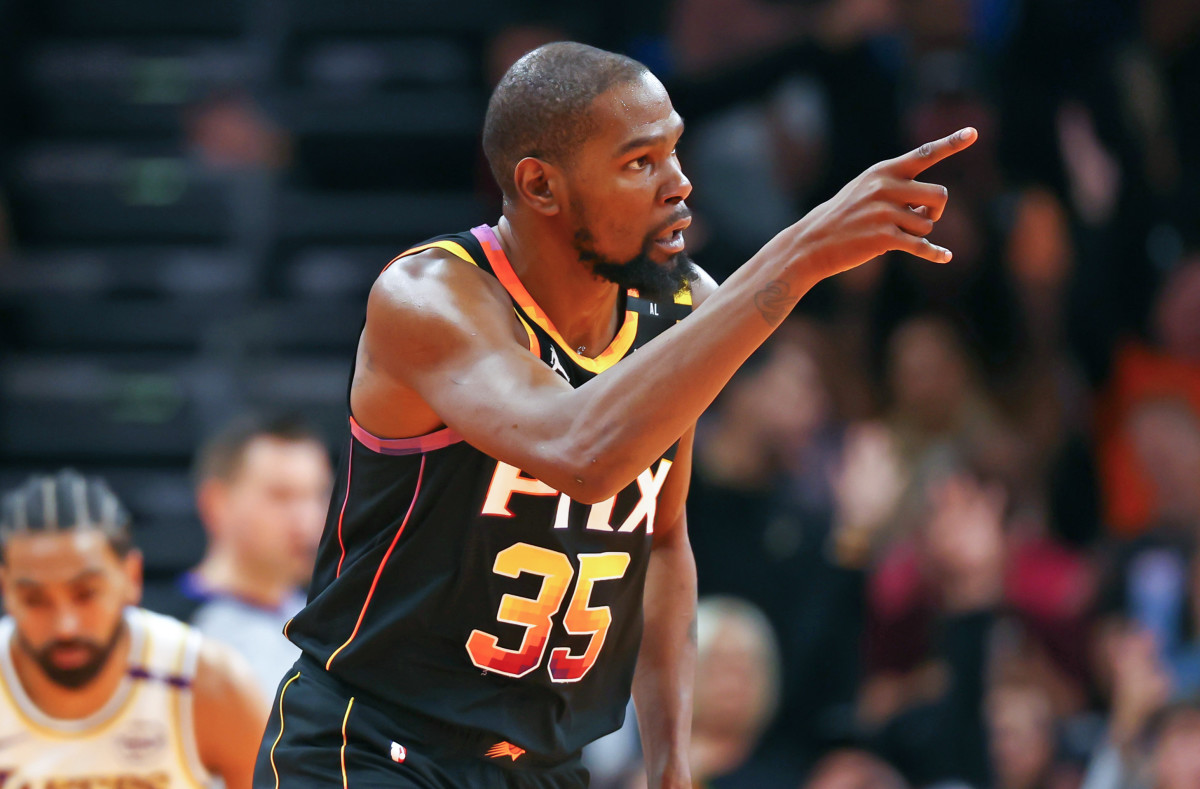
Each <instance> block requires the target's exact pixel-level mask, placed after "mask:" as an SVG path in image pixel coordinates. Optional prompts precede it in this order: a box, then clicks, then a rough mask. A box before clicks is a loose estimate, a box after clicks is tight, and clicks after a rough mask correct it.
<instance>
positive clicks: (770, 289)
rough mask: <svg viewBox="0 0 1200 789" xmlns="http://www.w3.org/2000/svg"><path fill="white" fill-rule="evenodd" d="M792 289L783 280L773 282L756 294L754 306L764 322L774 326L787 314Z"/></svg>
mask: <svg viewBox="0 0 1200 789" xmlns="http://www.w3.org/2000/svg"><path fill="white" fill-rule="evenodd" d="M790 293H791V288H790V287H789V286H788V284H787V283H786V282H784V281H783V280H781V279H775V280H771V281H770V282H768V283H767V286H766V287H765V288H763V289H762V290H760V291H759V292H758V293H755V294H754V306H755V307H757V308H758V311H759V313H760V314H761V315H762V316H763V320H765V321H766V322H767V323H769V324H771V325H772V326H774V325H775V324H777V323H779V322H780V321H781V320H783V316H784V315H786V314H787V311H788V306H789V302H790V301H791V299H790V298H789V294H790Z"/></svg>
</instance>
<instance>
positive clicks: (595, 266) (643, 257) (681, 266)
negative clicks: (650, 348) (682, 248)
mask: <svg viewBox="0 0 1200 789" xmlns="http://www.w3.org/2000/svg"><path fill="white" fill-rule="evenodd" d="M686 216H688V214H686V213H683V214H682V215H681V216H676V217H673V218H672V219H671V221H669V222H667V223H666V224H664V225H663V226H662V227H661V228H657V229H655V230H652V231H651V232H650V233H649V234H647V235H646V239H645V240H644V241H643V242H642V251H641V252H639V253H638V254H637V255H636V256H635V257H633V258H630V259H629V260H626V261H624V262H621V261H618V260H612V259H611V258H606V257H604V256H603V255H601V254H600V253H599V252H597V251H596V248H595V238H594V237H593V236H592V232H591V231H590V230H588V229H587V227H586V226H583V227H580V228H579V229H578V230H576V231H575V239H574V244H575V251H576V252H577V253H578V254H579V261H580V262H581V263H583V264H584V265H585V266H587V267H588V268H590V269H591V271H592V273H593V274H595V275H596V276H597V277H599V278H601V279H605V280H608V281H609V282H615V283H616V284H617V285H620V286H621V287H622V288H623V289H629V288H636V289H637V292H638V295H640V296H641V297H642V298H644V299H649V300H651V301H664V300H666V299H669V298H671V297H672V296H674V295H675V294H676V293H678V292H679V291H680V290H682V289H683V288H684V286H686V285H689V284H690V283H691V282H692V281H693V280H695V279H696V276H695V272H694V270H693V268H692V260H691V258H689V257H688V255H687V253H686V252H680V253H678V254H675V255H671V257H669V258H667V260H666V261H664V262H662V263H658V262H655V260H654V259H653V258H652V257H650V250H651V249H653V248H654V239H655V238H657V237H658V236H660V235H662V231H663V229H665V228H667V227H670V226H671V225H673V224H674V223H676V222H678V221H679V220H680V219H681V218H683V217H686Z"/></svg>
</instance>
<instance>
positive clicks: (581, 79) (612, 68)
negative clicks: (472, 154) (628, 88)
mask: <svg viewBox="0 0 1200 789" xmlns="http://www.w3.org/2000/svg"><path fill="white" fill-rule="evenodd" d="M647 73H649V69H647V68H646V67H645V66H644V65H642V64H641V63H639V62H638V61H636V60H634V59H633V58H631V57H626V56H625V55H619V54H617V53H615V52H608V51H607V50H603V49H597V48H596V47H592V46H588V45H587V44H579V43H576V42H574V41H558V42H555V43H553V44H546V45H544V46H541V47H538V48H537V49H535V50H533V51H531V52H529V53H527V54H525V55H524V56H523V57H522V58H521V59H520V60H518V61H517V62H516V63H514V64H513V65H512V67H510V68H509V70H508V71H507V72H505V74H504V76H503V77H501V78H500V83H499V84H498V85H496V89H495V90H494V91H492V97H491V99H490V100H489V101H488V108H487V116H486V117H485V118H484V121H483V152H484V154H485V155H486V156H487V160H488V164H489V165H490V166H491V168H492V175H493V176H494V177H495V179H496V183H497V184H499V186H500V190H501V191H502V192H504V194H505V195H506V196H511V195H512V187H513V170H514V169H515V168H516V166H517V162H519V161H521V160H522V159H524V158H525V157H527V156H533V157H536V158H538V159H544V160H545V161H548V162H552V163H554V164H558V165H567V164H569V163H570V157H571V155H572V154H573V153H574V151H575V149H576V148H577V147H578V146H579V144H580V143H581V142H583V141H584V140H586V139H587V137H588V135H589V134H591V133H592V132H593V131H594V129H595V123H594V121H593V119H592V117H591V114H590V113H589V112H588V108H589V107H590V106H591V104H592V102H593V101H594V100H595V99H596V97H597V96H599V95H601V94H603V93H604V92H605V91H607V90H609V89H610V88H612V87H613V86H615V85H621V84H624V83H627V82H633V81H634V80H637V79H640V78H641V77H642V75H643V74H647Z"/></svg>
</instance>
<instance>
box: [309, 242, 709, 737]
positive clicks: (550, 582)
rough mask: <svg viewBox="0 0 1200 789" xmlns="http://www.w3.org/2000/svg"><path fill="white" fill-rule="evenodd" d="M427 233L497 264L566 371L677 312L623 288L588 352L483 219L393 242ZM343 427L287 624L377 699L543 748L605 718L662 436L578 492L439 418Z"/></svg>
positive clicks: (609, 721) (626, 663)
mask: <svg viewBox="0 0 1200 789" xmlns="http://www.w3.org/2000/svg"><path fill="white" fill-rule="evenodd" d="M431 247H437V248H441V249H443V250H445V251H447V252H449V253H451V254H453V255H455V256H457V257H459V258H461V259H462V260H464V261H466V262H469V263H472V264H474V265H476V266H478V267H480V268H481V269H483V270H484V271H486V272H488V273H490V274H491V275H493V276H495V277H496V278H497V279H498V280H499V281H500V283H501V284H502V285H503V286H504V288H505V289H506V290H507V291H508V293H509V295H510V297H511V299H512V305H513V310H514V311H515V313H516V316H517V318H518V319H519V320H520V323H521V324H522V325H523V326H524V328H525V331H526V334H527V336H528V341H529V349H530V352H531V353H533V354H534V355H536V356H538V357H539V358H540V359H541V360H542V361H543V362H544V363H545V364H546V365H547V366H549V367H550V368H551V369H552V370H553V371H554V372H555V373H556V374H558V375H560V376H562V377H563V378H564V379H565V380H566V381H568V382H569V383H570V384H571V385H572V386H575V387H578V386H580V385H582V384H583V383H585V382H586V381H588V380H590V379H591V378H592V377H594V376H595V375H598V374H601V373H603V372H604V371H605V370H607V369H608V368H610V367H612V366H613V365H614V364H617V363H618V362H619V361H620V360H621V359H622V358H624V357H626V356H628V355H629V354H631V353H635V352H636V351H637V349H638V348H639V347H640V346H642V345H643V344H645V343H646V342H648V341H649V340H650V339H652V338H653V337H655V336H657V335H658V334H661V333H662V332H663V331H665V330H666V329H668V328H669V327H670V326H672V325H673V324H674V323H676V322H677V321H678V320H680V319H681V318H682V317H683V316H685V315H686V314H687V313H689V312H690V310H691V306H690V305H691V298H690V294H689V293H688V292H687V291H686V290H684V291H681V292H680V293H679V294H677V295H676V296H675V298H674V299H673V300H671V301H667V302H663V303H659V302H653V301H648V300H644V299H641V298H639V297H638V296H637V294H636V292H635V291H629V292H628V293H627V294H623V300H624V303H625V314H624V320H623V322H622V324H621V327H620V329H619V330H618V332H617V335H616V337H615V338H614V339H613V341H612V344H611V345H610V346H609V347H608V348H607V349H606V350H605V351H604V352H603V353H601V354H600V355H599V356H597V357H596V358H587V357H584V356H581V355H579V354H577V353H575V351H574V350H573V349H571V348H570V347H568V345H567V344H566V343H565V342H564V341H563V339H562V338H561V337H560V336H559V334H558V332H557V331H556V330H555V328H554V326H553V324H552V323H551V322H550V320H549V318H548V317H547V316H546V315H545V313H544V312H542V310H541V309H540V308H539V307H538V305H537V304H536V303H534V301H533V299H532V298H530V296H529V293H528V292H527V291H526V289H525V288H524V286H523V285H522V284H521V282H520V280H519V279H518V278H517V276H516V274H515V273H514V271H513V269H512V266H511V265H510V263H509V261H508V260H507V259H506V258H505V255H504V252H503V251H502V249H501V247H500V244H499V242H498V241H497V239H496V237H495V235H494V233H493V231H492V230H491V228H489V227H487V226H481V227H478V228H475V229H473V230H472V231H471V232H470V233H462V234H458V235H453V236H445V237H441V238H439V239H436V240H434V241H433V242H431V243H429V244H425V245H423V246H420V247H416V248H414V249H412V250H409V251H408V252H406V253H405V254H413V253H415V252H418V251H421V250H423V249H428V248H431ZM401 257H403V255H402V256H401ZM351 380H353V372H352V373H351ZM348 432H349V435H348V436H347V444H346V447H347V449H346V452H345V454H344V457H343V458H342V461H341V464H340V470H339V475H338V479H337V482H336V483H335V492H334V496H333V501H332V504H331V506H330V510H329V515H328V519H327V521H326V525H325V532H324V534H323V536H322V540H321V544H320V549H319V552H318V557H317V564H316V570H315V573H314V577H313V581H312V586H311V588H310V593H309V600H308V605H307V606H306V607H305V608H304V610H302V611H301V612H300V613H299V614H298V615H297V616H296V617H295V618H294V619H293V621H292V622H291V623H290V624H289V626H288V627H287V629H286V632H287V634H288V636H289V638H291V639H292V641H294V642H295V643H296V644H297V645H299V646H300V647H301V649H303V650H304V652H305V653H306V655H307V656H308V657H310V658H313V659H316V660H317V661H319V663H320V664H322V665H323V666H324V667H325V669H326V670H327V671H328V672H330V673H332V674H333V675H335V676H336V678H337V679H339V680H341V681H342V682H343V683H346V684H348V685H350V686H352V687H355V688H358V689H361V690H362V691H363V694H364V695H365V696H366V697H367V698H370V699H374V700H375V701H376V702H378V703H380V704H383V705H384V707H383V708H384V709H386V708H387V706H386V705H396V706H398V707H400V708H403V709H407V710H413V711H416V712H419V713H423V714H425V715H428V716H432V717H434V718H437V719H440V720H442V721H445V722H448V723H451V724H456V725H460V726H469V727H473V728H477V729H483V730H486V731H489V732H493V733H495V734H497V735H498V737H497V739H503V740H505V741H507V742H508V743H511V744H512V745H514V746H517V747H518V748H520V749H523V750H527V751H530V752H532V753H535V754H539V755H541V756H543V757H549V758H565V757H566V756H567V755H570V754H572V753H574V752H575V751H576V750H578V749H579V748H580V747H582V746H583V745H584V744H586V743H588V742H590V741H592V740H594V739H596V738H598V737H600V736H602V735H604V734H606V733H608V732H610V731H613V730H615V729H616V728H618V727H619V726H620V724H621V722H622V719H623V716H624V710H625V705H626V702H627V700H628V698H629V692H630V687H631V684H632V679H633V671H634V665H635V663H636V660H637V653H638V647H639V644H640V640H641V629H642V613H641V603H642V590H643V586H644V581H645V574H646V566H647V561H648V558H649V550H650V546H651V540H652V536H653V533H654V529H655V526H656V523H655V517H656V514H657V500H658V494H659V492H660V491H661V490H662V488H663V485H664V484H665V482H666V480H667V478H668V476H669V475H670V473H671V464H672V459H673V456H674V448H672V449H671V450H670V451H669V452H668V453H667V454H666V455H665V456H663V457H661V458H660V459H659V460H657V461H656V462H655V463H654V464H652V465H651V466H650V468H647V469H646V470H644V471H643V472H642V473H641V474H639V475H638V477H637V479H636V480H635V481H634V482H632V483H631V484H630V485H629V486H628V487H626V488H625V489H624V490H622V491H620V492H619V493H618V494H617V495H615V496H614V497H612V498H611V499H608V500H607V501H604V502H600V503H598V504H593V505H584V504H581V503H579V502H576V501H573V500H571V499H570V498H569V497H568V496H567V495H565V494H563V493H560V492H559V491H557V490H554V489H553V488H551V487H550V486H549V485H547V484H545V483H543V482H542V481H540V480H538V479H536V478H534V477H532V476H530V475H529V474H526V473H525V472H524V471H523V470H521V469H519V468H516V467H514V466H511V465H509V464H507V463H503V462H501V461H498V460H496V459H495V458H492V457H489V456H488V455H486V454H484V453H483V452H481V451H480V450H478V449H476V448H475V447H473V446H471V445H470V444H469V443H467V442H466V441H464V440H463V438H462V437H461V436H459V435H458V434H456V433H455V432H454V431H453V430H451V429H449V428H445V429H442V430H439V431H437V432H434V433H431V434H428V435H425V436H420V437H417V438H406V439H386V438H379V437H376V436H374V435H372V434H370V433H368V432H367V431H366V430H364V429H363V428H362V427H361V426H360V425H358V423H357V422H355V420H354V417H353V416H352V415H351V416H350V417H349V420H348Z"/></svg>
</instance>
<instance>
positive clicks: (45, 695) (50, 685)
mask: <svg viewBox="0 0 1200 789" xmlns="http://www.w3.org/2000/svg"><path fill="white" fill-rule="evenodd" d="M130 640H131V639H130V635H129V628H128V627H122V628H121V635H120V636H119V637H118V639H117V644H116V646H115V647H114V648H113V651H112V653H111V654H109V657H108V660H107V661H106V662H105V664H104V668H102V669H100V673H99V674H97V675H96V677H95V678H94V679H93V680H92V681H91V682H89V683H88V684H86V685H84V686H83V687H82V688H65V687H63V686H62V685H59V684H57V683H55V682H54V681H53V680H51V679H50V678H49V677H48V676H46V674H45V672H43V671H42V669H41V667H40V666H38V664H37V663H36V662H35V661H34V659H33V658H32V657H30V656H29V655H28V654H26V652H25V650H23V649H21V648H20V647H19V646H17V645H16V643H15V639H14V640H13V641H12V642H10V643H9V644H6V645H5V648H6V649H8V650H9V654H10V655H12V662H13V668H14V669H15V670H16V672H17V678H18V679H19V680H20V681H21V687H22V688H24V689H25V695H27V696H29V700H30V701H32V702H33V704H34V706H36V707H37V708H38V709H39V710H41V711H42V712H43V713H44V714H46V715H49V716H50V717H51V718H57V719H59V720H80V719H83V718H87V717H90V716H92V715H95V714H96V713H97V712H99V711H100V710H101V709H103V708H104V705H105V704H107V703H108V702H109V699H111V698H112V697H113V694H114V693H116V692H117V687H118V686H119V685H120V684H121V680H122V679H123V678H124V677H125V675H126V674H127V673H128V668H129V645H130Z"/></svg>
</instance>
